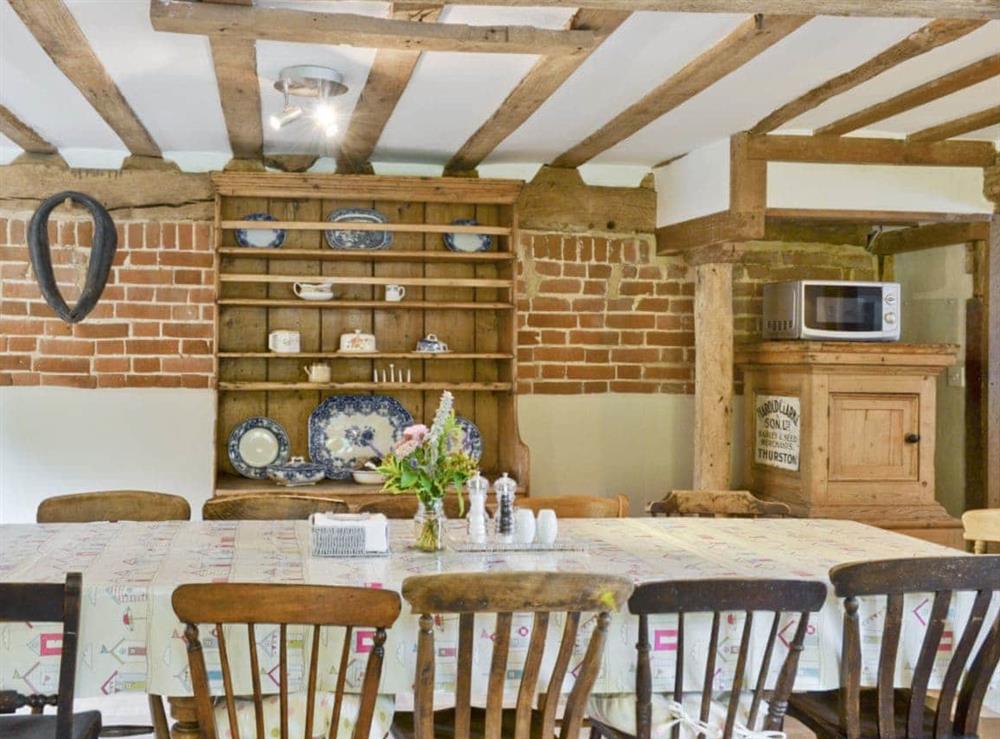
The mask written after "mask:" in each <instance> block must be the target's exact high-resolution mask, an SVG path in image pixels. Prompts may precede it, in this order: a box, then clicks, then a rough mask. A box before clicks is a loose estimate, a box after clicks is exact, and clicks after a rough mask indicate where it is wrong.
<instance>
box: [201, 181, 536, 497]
mask: <svg viewBox="0 0 1000 739" xmlns="http://www.w3.org/2000/svg"><path fill="white" fill-rule="evenodd" d="M212 181H213V184H214V186H215V193H216V194H215V223H214V234H213V236H214V238H213V243H214V245H215V254H216V259H215V264H216V270H215V280H216V283H215V291H216V320H215V323H216V328H215V349H214V351H215V373H216V378H217V379H218V395H217V397H218V401H217V404H218V405H217V415H216V455H215V459H216V494H217V495H223V494H233V493H244V492H274V493H280V492H283V491H288V490H294V491H295V492H297V493H301V492H313V493H316V494H324V495H329V494H335V495H336V496H338V497H346V498H347V499H348V501H349V502H351V503H352V504H356V503H361V502H365V501H366V500H369V499H371V498H373V497H375V496H376V495H378V494H379V492H378V491H379V488H378V486H377V485H376V486H365V485H358V484H356V483H354V482H353V481H343V482H342V481H334V480H325V481H323V482H321V483H318V484H317V485H315V486H308V487H299V488H282V487H279V486H277V485H276V484H274V483H272V482H271V481H269V480H263V481H259V480H250V479H247V478H244V477H240V476H239V475H237V473H236V471H235V470H234V469H233V467H232V465H231V464H230V462H229V457H228V454H227V449H226V447H227V441H228V438H229V434H230V432H231V430H232V429H233V428H234V427H235V426H236V425H237V424H239V423H240V422H241V421H243V420H244V419H246V418H249V417H251V416H268V417H270V418H273V419H274V420H276V421H277V422H278V423H280V424H281V425H282V426H283V427H284V428H285V430H286V431H287V432H288V435H289V440H290V443H291V454H292V455H293V456H303V457H306V458H307V459H308V458H309V454H308V419H309V414H310V413H311V412H312V410H313V409H314V408H315V407H316V406H317V405H318V404H319V403H320V401H321V400H323V399H324V398H326V397H327V396H330V395H339V394H348V393H351V394H353V393H365V394H386V395H390V396H392V397H394V398H396V399H397V400H398V401H400V402H401V403H402V404H403V406H404V407H406V409H407V410H409V411H410V413H412V414H413V417H414V418H415V419H417V420H422V421H424V422H426V423H430V420H431V418H432V416H433V414H434V410H435V409H436V408H437V401H438V398H439V396H440V394H441V391H442V390H451V391H452V392H453V393H454V396H455V407H456V411H457V413H458V414H459V415H460V416H464V417H466V418H468V419H470V420H472V421H473V422H474V423H475V424H476V425H477V426H478V427H479V429H480V431H481V433H482V436H483V456H482V460H481V466H482V469H483V473H484V474H485V475H487V476H488V477H490V479H493V476H497V475H499V474H500V473H501V472H509V473H510V474H511V475H512V476H513V477H515V478H516V479H517V480H519V481H520V482H521V484H522V486H523V487H526V486H527V482H528V451H527V448H526V447H525V446H524V444H523V443H522V442H521V440H520V436H519V434H518V426H517V407H516V393H515V388H516V378H517V366H516V362H517V323H516V320H517V319H516V307H515V306H516V303H517V300H516V294H515V291H516V260H517V257H516V246H515V245H516V244H517V208H516V205H515V203H516V201H517V197H518V194H519V193H520V189H521V183H520V182H515V181H504V180H477V179H467V178H447V177H446V178H433V179H431V178H416V177H380V176H363V175H362V176H353V175H326V174H319V175H312V174H284V173H273V174H272V173H242V172H224V173H218V174H214V175H213V176H212ZM340 208H374V209H376V210H378V211H379V212H380V213H382V214H383V215H385V216H386V217H387V218H388V220H389V223H388V224H385V225H381V224H361V225H360V226H359V224H344V223H341V224H339V225H335V224H332V223H330V222H328V221H327V218H328V217H329V215H330V213H332V212H333V211H335V210H338V209H340ZM251 213H268V214H270V215H271V216H273V217H274V218H275V219H276V221H275V222H273V223H271V222H269V223H267V224H261V223H259V222H245V221H244V218H245V216H247V215H248V214H251ZM458 219H475V221H476V222H477V225H475V226H454V225H452V223H453V222H454V221H456V220H458ZM262 226H263V227H266V228H275V229H284V230H285V232H286V238H285V241H284V243H283V245H282V246H281V247H280V248H275V249H268V248H251V247H241V246H238V245H237V242H236V237H235V233H236V229H239V228H261V227H262ZM331 229H340V230H349V231H358V230H376V231H389V232H391V233H392V236H393V241H392V245H391V246H390V247H389V248H388V249H385V250H382V251H361V250H358V251H347V250H333V249H331V248H329V247H328V246H327V245H326V242H325V238H324V233H323V232H324V231H327V230H331ZM449 232H466V233H487V234H490V235H491V236H492V237H493V241H494V245H493V247H492V248H491V249H490V250H489V251H485V252H479V253H459V252H452V251H449V250H447V249H446V248H445V246H444V242H443V235H444V234H446V233H449ZM321 281H322V282H330V283H333V289H334V292H335V293H336V295H335V297H334V299H333V300H330V301H325V302H312V301H306V300H302V299H300V298H297V297H296V296H295V294H294V292H293V289H292V286H293V284H294V283H295V282H321ZM387 284H398V285H402V286H404V287H405V289H406V296H405V298H404V299H403V300H402V301H401V302H386V301H385V300H384V289H385V288H384V286H385V285H387ZM278 329H290V330H295V331H298V332H299V333H300V336H301V352H300V353H298V354H275V353H273V352H269V351H268V348H267V347H268V334H269V332H271V331H274V330H278ZM355 329H361V330H362V331H363V332H365V333H373V334H374V335H375V337H376V341H377V349H378V351H377V353H374V354H363V355H361V354H349V355H345V354H341V353H338V351H337V349H338V347H339V340H340V335H341V334H343V333H349V332H352V331H353V330H355ZM429 333H433V334H436V335H437V336H438V337H439V338H440V339H441V340H442V341H444V342H445V343H447V344H448V345H449V347H450V349H451V352H450V353H447V354H438V355H427V354H416V353H414V351H413V350H414V348H415V346H416V343H417V341H418V340H419V339H420V338H422V337H424V336H425V335H427V334H429ZM313 362H325V363H328V364H329V365H330V366H331V369H332V377H331V381H330V382H329V383H322V384H318V383H313V382H309V381H308V379H307V377H306V375H305V373H304V372H303V367H304V366H305V365H308V364H311V363H313ZM390 364H392V365H394V366H395V369H396V370H397V371H399V370H402V371H403V372H406V371H409V372H410V373H411V376H412V379H411V381H410V382H396V383H382V382H379V383H375V382H373V376H372V373H373V370H375V369H378V370H379V374H380V375H381V371H382V370H383V369H386V370H388V369H389V365H390Z"/></svg>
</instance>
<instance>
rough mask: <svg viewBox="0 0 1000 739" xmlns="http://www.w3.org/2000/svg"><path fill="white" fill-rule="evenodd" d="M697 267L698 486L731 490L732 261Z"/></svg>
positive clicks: (695, 420)
mask: <svg viewBox="0 0 1000 739" xmlns="http://www.w3.org/2000/svg"><path fill="white" fill-rule="evenodd" d="M694 269H695V288H694V332H695V333H694V346H695V361H694V388H695V389H694V489H695V490H728V489H729V487H730V485H731V472H730V470H731V464H730V457H731V453H732V426H733V265H732V264H731V263H723V264H719V263H713V264H700V265H698V266H696V267H695V268H694Z"/></svg>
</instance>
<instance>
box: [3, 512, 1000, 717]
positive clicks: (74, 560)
mask: <svg viewBox="0 0 1000 739" xmlns="http://www.w3.org/2000/svg"><path fill="white" fill-rule="evenodd" d="M559 527H560V531H559V540H558V541H559V544H560V546H562V547H567V548H565V549H561V550H558V551H545V552H486V553H469V552H462V551H458V550H457V549H455V547H459V546H460V545H461V542H462V541H464V540H465V526H464V523H463V522H461V521H449V522H448V528H447V536H446V540H447V541H449V542H451V544H450V545H448V546H446V548H445V549H444V550H443V551H442V552H440V553H437V554H427V553H423V552H419V551H416V550H414V549H412V548H411V547H410V542H411V541H412V539H413V526H412V523H411V522H409V521H390V522H389V528H390V548H391V552H390V553H389V554H388V555H387V556H379V557H364V558H351V559H335V558H320V557H313V556H312V555H311V550H310V532H309V524H308V523H307V522H304V521H212V522H164V523H114V524H112V523H93V524H61V525H19V524H18V525H3V526H0V582H2V581H39V582H56V581H59V580H62V579H63V578H64V577H65V573H66V572H71V571H75V572H81V573H82V574H83V583H84V597H83V608H82V618H81V627H80V630H81V633H80V649H79V652H80V657H79V666H78V672H77V681H76V691H77V695H78V697H91V696H100V695H107V694H114V693H121V692H149V693H152V694H158V695H163V696H167V697H168V698H169V699H170V703H171V710H172V713H173V716H174V718H175V719H176V720H177V721H178V723H177V724H175V726H174V729H173V731H174V736H175V737H190V736H194V735H195V734H196V733H197V724H196V723H195V720H194V713H193V706H192V702H191V700H190V696H191V683H190V678H189V675H188V668H187V657H186V653H185V649H184V644H183V638H182V628H181V625H180V624H179V622H178V620H177V618H176V616H175V615H174V613H173V610H172V608H171V605H170V597H171V594H172V593H173V590H174V589H175V588H176V587H177V586H178V585H180V584H181V583H188V582H220V583H221V582H282V583H309V584H324V585H352V586H364V587H373V588H391V589H394V590H398V589H399V588H400V586H401V584H402V582H403V580H404V579H405V578H406V577H408V576H410V575H417V574H432V573H439V572H459V571H461V572H477V571H479V572H482V571H496V570H534V571H538V570H558V571H570V572H591V573H597V572H599V573H612V574H619V575H625V576H627V577H630V578H632V579H633V580H634V581H635V582H636V583H641V582H649V581H654V580H664V579H666V580H669V579H694V578H707V577H749V578H802V579H809V580H820V581H823V582H826V583H829V580H828V577H827V573H828V571H829V569H830V568H831V567H832V566H834V565H837V564H841V563H845V562H852V561H859V560H871V559H885V558H899V557H921V556H963V554H962V553H961V552H959V551H957V550H954V549H947V548H944V547H941V546H938V545H935V544H931V543H928V542H924V541H921V540H918V539H914V538H910V537H906V536H902V535H899V534H894V533H891V532H887V531H883V530H881V529H877V528H873V527H870V526H865V525H862V524H859V523H855V522H852V521H834V520H822V519H784V520H779V519H763V520H748V519H702V518H670V519H652V518H649V519H639V518H633V519H574V520H562V521H560V522H559ZM930 605H931V604H930V599H929V598H928V597H927V596H919V595H918V596H913V597H909V598H908V600H907V604H906V608H905V614H906V618H905V620H904V624H903V638H902V642H901V649H900V659H899V660H898V662H897V670H896V673H897V674H896V677H897V681H900V684H903V682H902V681H904V680H906V679H907V678H908V675H909V670H910V666H911V665H912V664H913V660H914V659H915V657H916V654H917V651H918V650H919V646H920V640H921V638H922V634H923V628H924V626H925V624H926V618H927V615H928V613H929V610H930ZM970 607H971V597H966V594H960V595H959V596H957V597H956V598H955V599H954V601H953V606H952V608H951V610H950V612H949V615H948V624H947V626H946V627H945V632H946V637H945V640H944V643H943V645H942V648H941V651H940V653H939V656H938V661H937V665H936V669H935V674H934V677H933V679H934V680H938V681H939V680H940V679H941V677H942V675H943V669H944V667H945V666H946V664H947V660H948V658H949V657H950V650H951V641H950V638H949V637H948V634H954V633H960V629H961V628H962V627H963V626H964V623H965V620H966V618H967V614H968V609H969V608H970ZM883 609H884V601H882V600H880V599H878V598H868V599H862V602H861V611H860V614H861V624H862V631H863V633H862V643H863V655H862V656H863V675H864V678H865V680H866V682H868V683H869V684H874V679H875V674H876V666H877V657H878V654H877V652H878V644H877V635H878V633H880V627H881V620H880V618H881V615H882V613H883ZM841 615H842V610H841V605H840V603H839V601H838V600H837V599H836V598H835V597H834V596H833V594H832V593H831V594H830V596H829V597H828V599H827V602H826V605H825V606H824V608H823V610H822V611H821V612H820V613H819V614H817V615H816V616H815V617H814V618H813V619H812V621H811V623H810V627H809V632H808V637H807V640H806V644H805V649H804V651H803V653H802V655H801V659H800V662H799V675H798V679H797V681H796V683H795V689H796V690H817V689H831V688H836V687H838V686H839V669H838V665H839V657H840V651H841ZM708 621H709V619H706V620H705V621H704V622H703V623H699V622H698V621H694V622H691V621H689V622H688V623H687V624H686V631H685V640H684V650H685V663H686V664H687V665H690V670H691V674H690V675H688V676H686V677H685V685H686V686H689V687H690V689H692V690H698V689H700V687H701V681H702V679H703V678H702V675H701V671H702V665H703V664H704V662H703V660H704V654H705V650H706V645H707V642H708V631H709V627H708ZM796 622H797V617H796V616H795V615H794V614H788V615H786V616H784V617H783V620H782V622H781V625H780V629H779V641H781V642H782V643H783V635H785V634H790V633H791V632H792V631H793V630H794V628H795V624H796ZM530 623H531V622H530V618H528V617H524V619H523V620H517V617H515V624H514V629H513V632H512V641H511V657H510V659H511V661H510V663H509V673H508V675H509V687H510V688H511V689H512V691H513V690H516V684H517V681H518V679H519V673H518V664H519V660H520V661H521V662H523V659H524V656H525V654H526V651H527V641H528V640H527V635H528V628H529V627H530ZM742 624H743V616H742V614H730V615H729V616H728V617H727V618H726V619H724V623H723V624H722V629H723V632H722V635H721V642H720V643H721V644H722V649H721V650H720V661H719V666H718V670H717V672H716V675H715V677H714V684H713V689H715V690H719V691H724V690H725V689H726V688H727V687H728V686H729V685H730V684H731V682H732V678H733V671H734V663H735V654H733V653H731V651H732V650H727V648H726V645H727V644H733V645H738V643H739V634H740V632H741V630H742V628H743V625H742ZM758 625H759V627H760V629H761V633H760V634H759V635H758V636H759V638H757V639H756V640H755V643H757V644H758V645H759V646H760V647H762V646H763V645H764V644H765V643H766V640H767V630H768V629H769V628H770V623H769V621H768V620H767V619H757V620H756V621H755V628H756V627H757V626H758ZM490 626H491V624H489V623H485V622H484V623H481V624H479V636H480V638H479V639H477V646H476V650H475V660H474V664H475V665H476V668H475V669H476V675H475V678H474V685H473V693H474V695H479V696H480V697H482V696H483V695H484V691H485V685H486V675H487V674H488V671H489V654H490V650H491V649H492V632H491V628H490ZM437 628H438V629H439V633H438V634H437V639H436V643H437V644H438V647H439V650H438V659H439V669H438V670H437V672H436V680H437V683H438V685H437V687H438V688H439V689H440V690H441V691H442V695H444V694H446V693H447V692H448V691H449V690H450V689H452V688H453V685H451V682H450V681H453V679H454V671H453V670H449V669H448V664H449V660H451V661H452V663H453V662H454V660H455V659H456V651H457V650H456V649H455V647H456V646H457V619H451V618H443V619H442V620H441V621H440V622H439V623H438V624H437ZM550 628H551V629H552V631H550V637H551V638H552V639H555V638H556V634H558V629H559V624H558V623H555V622H554V623H553V624H552V625H551V626H550ZM651 628H652V630H653V633H652V635H651V642H652V647H653V651H652V666H653V687H654V690H669V689H670V688H671V687H672V681H673V674H674V667H673V665H674V657H675V654H676V649H677V640H676V620H675V619H674V618H673V617H662V618H659V619H654V620H653V621H652V623H651ZM636 629H637V625H636V619H634V618H632V617H630V616H628V614H626V613H620V614H617V615H616V616H615V617H614V619H613V620H612V623H611V626H610V629H609V632H608V639H607V646H606V650H605V653H604V657H603V663H602V668H601V671H600V675H599V677H598V678H597V682H596V684H595V687H594V692H595V693H599V694H607V695H611V694H629V693H632V692H633V691H634V680H635V646H634V645H635V642H636ZM276 632H277V629H269V628H265V627H259V628H258V636H257V640H258V644H257V650H258V655H259V660H260V671H261V675H262V681H263V684H264V685H265V686H266V685H271V686H272V687H273V688H274V689H276V687H277V683H276V680H277V674H276V665H277V651H278V650H277V647H276V638H275V635H276ZM370 637H371V634H370V633H367V632H365V630H363V629H362V630H359V631H356V632H355V633H354V635H353V636H352V639H353V644H352V659H351V661H350V663H349V665H348V668H347V669H348V674H347V684H348V686H349V688H350V687H351V686H353V687H358V686H359V685H360V678H361V669H362V665H363V658H364V655H365V653H366V652H367V651H368V650H369V649H370V648H371V641H370ZM588 637H589V629H586V628H583V629H581V632H580V636H579V640H578V645H577V647H578V649H579V650H580V653H579V655H578V656H582V650H583V649H585V647H586V643H587V639H588ZM416 639H417V619H416V617H415V616H413V614H411V613H410V612H409V609H408V608H407V607H406V606H405V605H404V609H403V615H402V616H401V617H400V619H399V621H397V623H396V625H395V626H394V627H393V628H392V629H391V630H390V633H389V637H388V640H387V642H386V660H385V666H384V671H383V677H382V683H381V688H380V691H381V692H382V693H387V694H392V695H395V697H396V706H397V708H399V709H402V708H407V707H408V706H409V702H410V701H411V700H412V681H413V675H414V665H415V653H416ZM59 644H60V634H59V633H58V629H53V628H49V627H47V626H46V625H43V624H7V625H4V626H3V632H2V638H0V665H2V669H0V689H20V690H24V689H26V688H27V689H28V691H29V692H35V691H40V692H48V691H54V689H55V686H56V681H57V668H58V659H59ZM203 644H204V646H205V647H206V655H207V659H208V664H209V670H210V673H213V669H214V674H210V677H215V678H219V679H220V681H221V678H220V676H219V675H218V674H217V673H218V670H217V668H213V665H217V654H213V651H212V647H213V643H212V639H211V638H208V639H206V640H205V641H204V642H203ZM290 644H291V648H290V660H291V661H292V669H291V670H290V672H291V675H292V676H293V679H294V676H295V675H296V673H297V672H300V671H301V666H302V664H303V662H304V659H305V658H304V655H305V653H306V652H307V645H306V642H305V639H304V638H303V639H300V640H298V641H296V640H295V639H294V638H293V639H292V640H291V642H290ZM339 647H340V643H339V642H338V641H337V637H335V636H331V637H330V639H329V643H324V644H323V645H322V648H321V659H324V660H326V661H328V663H329V664H330V669H326V670H322V671H321V674H324V675H325V678H324V679H326V680H329V681H330V683H331V684H332V682H333V681H334V680H335V679H336V667H335V665H336V660H335V659H334V657H333V655H338V654H339ZM780 647H781V644H779V648H780ZM546 651H547V652H548V653H550V654H551V653H554V651H555V650H554V649H552V648H551V646H550V647H548V648H547V649H546ZM779 656H783V655H781V654H780V651H779V653H778V655H776V658H775V660H774V669H775V670H777V667H778V666H779V665H780V662H781V660H780V659H778V657H779ZM699 657H700V659H699ZM232 658H233V659H234V660H236V661H238V660H239V659H241V657H240V656H239V655H233V656H232ZM242 658H243V660H244V662H246V663H247V664H248V663H249V661H248V655H243V656H242ZM759 658H760V655H759V654H757V655H754V654H751V656H750V660H749V664H748V670H754V669H756V667H757V665H758V664H759ZM547 667H548V666H547V665H545V664H543V674H544V673H545V671H546V670H547ZM572 680H573V675H572V671H571V674H570V675H568V676H567V682H566V684H565V686H564V690H565V691H567V692H568V690H569V688H570V687H571V685H572ZM540 685H541V686H543V687H544V685H545V680H544V679H543V680H542V681H540ZM292 687H293V688H294V683H293V686H292ZM235 689H236V691H237V692H241V690H242V691H244V692H247V693H249V692H250V689H249V676H248V674H244V675H242V676H240V675H239V674H237V676H236V685H235ZM220 692H221V691H220ZM511 695H512V696H513V692H512V693H511ZM986 704H987V705H988V706H989V707H991V708H993V709H994V710H1000V676H994V680H993V683H992V685H991V686H990V690H989V693H988V696H987V700H986Z"/></svg>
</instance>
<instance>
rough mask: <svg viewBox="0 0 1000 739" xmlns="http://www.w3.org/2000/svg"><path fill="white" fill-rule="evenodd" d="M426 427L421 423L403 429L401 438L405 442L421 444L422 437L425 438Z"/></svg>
mask: <svg viewBox="0 0 1000 739" xmlns="http://www.w3.org/2000/svg"><path fill="white" fill-rule="evenodd" d="M427 431H428V429H427V427H426V426H424V425H423V424H422V423H415V424H413V425H412V426H407V427H406V428H405V429H403V438H404V439H406V440H407V441H416V442H418V443H419V442H421V441H423V440H424V437H425V436H427Z"/></svg>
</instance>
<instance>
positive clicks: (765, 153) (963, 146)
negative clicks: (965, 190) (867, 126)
mask: <svg viewBox="0 0 1000 739" xmlns="http://www.w3.org/2000/svg"><path fill="white" fill-rule="evenodd" d="M748 156H749V158H750V159H755V160H763V161H769V162H810V163H814V164H913V165H924V166H937V167H987V166H989V165H990V164H991V163H992V162H993V157H994V156H996V148H995V147H994V146H993V144H991V143H990V142H988V141H902V140H900V139H871V138H860V137H853V136H852V137H839V136H776V135H767V136H752V137H750V140H749V143H748Z"/></svg>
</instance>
